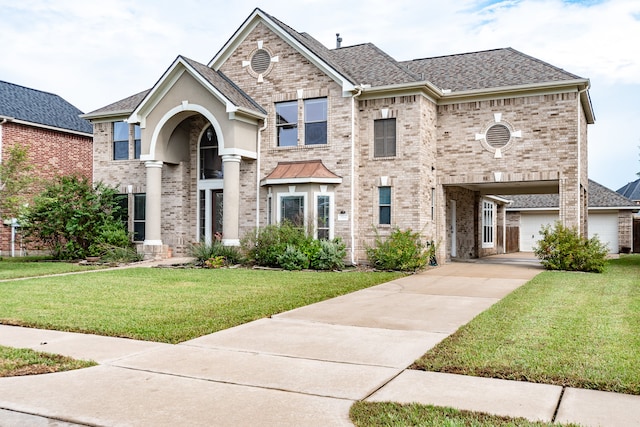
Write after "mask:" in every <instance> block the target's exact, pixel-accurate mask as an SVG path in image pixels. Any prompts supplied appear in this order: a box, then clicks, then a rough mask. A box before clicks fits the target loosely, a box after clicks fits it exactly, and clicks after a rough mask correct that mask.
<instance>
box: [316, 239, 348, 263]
mask: <svg viewBox="0 0 640 427" xmlns="http://www.w3.org/2000/svg"><path fill="white" fill-rule="evenodd" d="M313 242H314V245H316V246H317V247H318V248H319V250H318V251H314V253H313V255H312V256H311V257H310V258H309V261H310V263H309V267H311V268H312V269H314V270H341V269H343V268H344V258H345V257H346V256H347V251H346V246H345V244H344V243H343V242H342V239H340V238H336V239H333V240H313Z"/></svg>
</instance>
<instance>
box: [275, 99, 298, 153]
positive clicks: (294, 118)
mask: <svg viewBox="0 0 640 427" xmlns="http://www.w3.org/2000/svg"><path fill="white" fill-rule="evenodd" d="M276 127H277V129H278V147H295V146H296V145H298V101H288V102H279V103H277V104H276Z"/></svg>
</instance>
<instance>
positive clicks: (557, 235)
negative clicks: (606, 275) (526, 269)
mask: <svg viewBox="0 0 640 427" xmlns="http://www.w3.org/2000/svg"><path fill="white" fill-rule="evenodd" d="M540 235H541V236H542V239H541V240H539V241H538V243H537V245H536V246H535V247H534V249H533V250H534V253H535V254H536V256H537V257H538V258H539V259H540V260H541V262H542V265H543V266H544V268H546V269H547V270H565V271H585V272H594V273H602V272H603V271H604V267H605V264H606V257H607V253H608V252H609V251H608V249H607V246H606V245H605V244H603V243H602V242H600V240H599V239H598V238H597V237H595V236H594V237H592V238H591V239H587V238H585V237H582V236H580V233H578V230H577V228H575V227H573V228H569V227H565V226H563V225H562V224H561V223H560V222H556V223H555V225H554V226H553V228H552V227H551V226H549V225H546V226H543V227H542V229H541V230H540Z"/></svg>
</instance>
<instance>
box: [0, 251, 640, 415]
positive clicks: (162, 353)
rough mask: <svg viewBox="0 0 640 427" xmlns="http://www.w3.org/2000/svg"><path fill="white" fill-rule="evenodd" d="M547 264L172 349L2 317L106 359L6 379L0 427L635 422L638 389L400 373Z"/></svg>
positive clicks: (401, 288) (7, 341)
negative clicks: (436, 413)
mask: <svg viewBox="0 0 640 427" xmlns="http://www.w3.org/2000/svg"><path fill="white" fill-rule="evenodd" d="M540 271H541V270H540V267H539V266H537V265H536V263H535V262H534V261H533V260H530V259H527V258H518V257H515V258H514V257H511V258H510V260H508V262H502V263H494V262H492V260H488V262H476V263H451V264H447V265H445V266H442V267H439V268H436V269H433V270H429V271H427V272H425V273H421V274H418V275H413V276H408V277H404V278H401V279H398V280H394V281H392V282H388V283H385V284H382V285H378V286H375V287H372V288H369V289H365V290H361V291H358V292H354V293H352V294H349V295H344V296H341V297H338V298H334V299H331V300H328V301H324V302H321V303H317V304H313V305H310V306H306V307H302V308H299V309H295V310H292V311H289V312H286V313H282V314H280V315H277V316H273V317H272V318H268V319H260V320H257V321H254V322H251V323H248V324H245V325H241V326H238V327H235V328H231V329H227V330H224V331H220V332H217V333H215V334H211V335H207V336H204V337H200V338H197V339H194V340H191V341H187V342H184V343H181V344H178V345H170V344H161V343H152V342H143V341H135V340H128V339H120V338H110V337H100V336H93V335H83V334H74V333H64V332H57V331H44V330H37V329H25V328H18V327H11V326H2V325H0V344H1V345H9V346H13V347H27V348H33V349H36V350H41V351H49V352H53V353H60V354H65V355H69V356H73V357H76V358H82V359H92V360H95V361H97V362H98V363H99V364H100V365H99V366H96V367H93V368H87V369H81V370H76V371H69V372H61V373H55V374H47V375H38V376H32V377H11V378H0V426H23V425H29V426H31V425H36V426H38V425H43V426H45V425H59V426H66V425H74V424H75V425H78V424H79V425H99V426H120V425H136V426H148V425H153V426H163V425H167V426H169V425H229V426H231V425H233V426H238V425H241V426H244V425H261V426H285V425H291V426H316V425H317V426H340V425H350V422H349V418H348V412H349V408H350V406H351V405H352V404H353V402H355V401H358V400H369V401H386V400H392V401H397V402H414V401H415V402H421V403H428V404H434V405H441V406H453V407H456V408H460V409H468V410H475V411H483V412H489V413H495V414H499V415H508V416H521V417H526V418H530V419H532V420H536V419H539V420H543V421H551V420H553V419H554V416H555V421H557V422H563V423H567V422H574V423H579V424H582V425H585V426H598V425H602V426H623V425H624V426H632V425H640V396H630V395H619V394H614V393H605V392H597V391H589V390H578V389H571V388H567V389H565V390H563V388H562V387H559V386H549V385H541V384H530V383H524V382H516V381H505V380H496V379H486V378H475V377H466V376H460V375H451V374H440V373H433V372H422V371H413V370H407V369H406V368H407V367H408V366H409V365H410V364H411V363H412V362H413V361H414V360H415V359H417V358H418V357H420V356H421V355H422V354H424V353H425V352H426V351H427V350H428V349H430V348H431V347H433V346H434V345H436V344H437V343H438V342H440V341H441V340H443V339H444V338H446V337H447V336H448V335H450V334H451V333H453V332H454V331H455V330H456V329H458V328H459V327H460V326H461V325H463V324H465V323H467V322H468V321H469V320H471V319H472V318H473V317H475V316H476V315H477V314H479V313H480V312H482V311H484V310H486V309H487V308H488V307H490V306H491V305H492V304H494V303H495V302H497V301H499V300H500V299H501V298H502V297H504V296H505V295H506V294H508V293H509V292H511V291H512V290H514V289H516V288H517V287H519V286H521V285H522V284H524V283H525V282H526V281H528V280H529V279H530V278H532V277H533V276H535V275H536V274H537V273H539V272H540ZM52 423H53V424H52Z"/></svg>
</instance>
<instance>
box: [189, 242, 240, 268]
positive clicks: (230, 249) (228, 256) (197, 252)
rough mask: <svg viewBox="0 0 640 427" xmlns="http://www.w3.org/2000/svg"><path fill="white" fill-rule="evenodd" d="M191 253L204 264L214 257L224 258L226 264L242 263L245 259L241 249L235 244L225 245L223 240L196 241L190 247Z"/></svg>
mask: <svg viewBox="0 0 640 427" xmlns="http://www.w3.org/2000/svg"><path fill="white" fill-rule="evenodd" d="M188 251H189V255H190V256H192V257H194V258H195V259H197V260H198V262H199V263H201V264H204V263H205V262H206V261H207V260H210V259H212V258H223V259H224V264H225V265H234V264H242V263H243V262H244V259H243V257H242V253H240V250H239V249H238V248H236V247H234V246H225V245H223V244H222V242H219V241H217V240H216V241H214V242H212V243H196V244H193V245H191V246H190V247H189V249H188Z"/></svg>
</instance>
